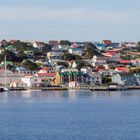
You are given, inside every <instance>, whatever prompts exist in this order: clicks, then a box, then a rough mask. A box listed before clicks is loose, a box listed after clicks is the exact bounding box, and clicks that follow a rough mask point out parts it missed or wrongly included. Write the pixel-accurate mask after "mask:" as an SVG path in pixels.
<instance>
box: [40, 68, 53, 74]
mask: <svg viewBox="0 0 140 140" xmlns="http://www.w3.org/2000/svg"><path fill="white" fill-rule="evenodd" d="M54 72H55V69H54V68H53V67H43V68H41V69H40V70H39V71H38V73H54Z"/></svg>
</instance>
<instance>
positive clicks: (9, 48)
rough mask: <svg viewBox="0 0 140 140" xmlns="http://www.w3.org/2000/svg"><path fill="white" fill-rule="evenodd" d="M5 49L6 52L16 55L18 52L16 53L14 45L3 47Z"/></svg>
mask: <svg viewBox="0 0 140 140" xmlns="http://www.w3.org/2000/svg"><path fill="white" fill-rule="evenodd" d="M5 49H6V50H8V51H11V52H13V53H15V54H18V51H17V48H16V46H15V45H9V46H7V47H5Z"/></svg>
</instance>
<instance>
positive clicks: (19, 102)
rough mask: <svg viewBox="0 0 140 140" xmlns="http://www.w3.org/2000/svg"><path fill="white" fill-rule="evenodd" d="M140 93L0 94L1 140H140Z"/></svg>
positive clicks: (72, 91) (63, 92) (22, 92)
mask: <svg viewBox="0 0 140 140" xmlns="http://www.w3.org/2000/svg"><path fill="white" fill-rule="evenodd" d="M139 132H140V91H139V90H136V91H135V90H131V91H110V92H109V91H88V90H85V91H84V90H68V91H20V92H19V91H9V92H2V93H0V140H139V139H140V133H139Z"/></svg>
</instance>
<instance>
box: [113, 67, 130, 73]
mask: <svg viewBox="0 0 140 140" xmlns="http://www.w3.org/2000/svg"><path fill="white" fill-rule="evenodd" d="M115 71H117V72H129V71H130V70H129V68H126V67H116V69H115Z"/></svg>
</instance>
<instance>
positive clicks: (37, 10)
mask: <svg viewBox="0 0 140 140" xmlns="http://www.w3.org/2000/svg"><path fill="white" fill-rule="evenodd" d="M139 15H140V1H139V0H6V1H3V0H0V21H1V23H0V25H1V26H0V32H1V34H0V38H5V39H21V40H41V41H48V40H51V39H56V40H60V39H68V40H71V41H101V40H103V39H111V40H113V41H129V40H130V41H138V40H140V16H139Z"/></svg>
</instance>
